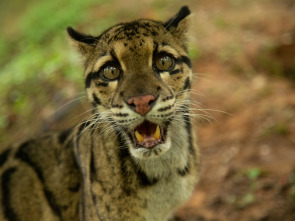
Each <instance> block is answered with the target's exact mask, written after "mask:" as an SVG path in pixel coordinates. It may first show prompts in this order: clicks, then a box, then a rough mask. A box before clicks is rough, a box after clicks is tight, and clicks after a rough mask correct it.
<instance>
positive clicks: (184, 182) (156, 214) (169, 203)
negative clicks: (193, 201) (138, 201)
mask: <svg viewBox="0 0 295 221" xmlns="http://www.w3.org/2000/svg"><path fill="white" fill-rule="evenodd" d="M193 190H194V184H193V182H192V180H191V179H190V177H189V176H187V177H182V176H179V175H178V174H171V177H167V178H166V179H163V180H160V181H159V182H158V183H157V184H155V185H154V186H152V187H150V188H147V189H145V190H142V192H143V193H142V195H143V196H144V198H145V199H146V200H147V214H146V215H147V216H146V217H147V220H155V221H156V220H167V219H168V218H169V216H170V215H171V214H172V211H174V210H175V209H176V208H177V207H178V206H179V205H181V204H182V203H183V202H185V201H186V200H187V199H188V198H189V197H190V196H191V193H192V191H193Z"/></svg>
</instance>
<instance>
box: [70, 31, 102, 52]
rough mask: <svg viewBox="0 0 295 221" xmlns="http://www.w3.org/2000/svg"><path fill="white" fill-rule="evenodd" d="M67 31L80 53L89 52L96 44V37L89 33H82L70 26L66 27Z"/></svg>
mask: <svg viewBox="0 0 295 221" xmlns="http://www.w3.org/2000/svg"><path fill="white" fill-rule="evenodd" d="M67 32H68V34H69V36H70V38H71V40H72V41H73V42H74V44H75V46H76V48H77V49H78V50H79V52H80V53H81V54H82V55H86V54H89V52H91V51H92V50H93V48H94V47H95V46H96V42H97V39H96V38H95V37H93V36H91V35H85V34H82V33H80V32H78V31H76V30H74V29H73V28H72V27H68V28H67Z"/></svg>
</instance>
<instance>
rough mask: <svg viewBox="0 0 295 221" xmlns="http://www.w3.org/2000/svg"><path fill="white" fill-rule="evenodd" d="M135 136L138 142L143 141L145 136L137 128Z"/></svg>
mask: <svg viewBox="0 0 295 221" xmlns="http://www.w3.org/2000/svg"><path fill="white" fill-rule="evenodd" d="M134 134H135V137H136V139H137V140H138V142H142V141H143V136H142V135H141V134H140V133H139V132H138V131H137V130H136V131H135V133H134Z"/></svg>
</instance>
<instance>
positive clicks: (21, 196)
mask: <svg viewBox="0 0 295 221" xmlns="http://www.w3.org/2000/svg"><path fill="white" fill-rule="evenodd" d="M189 15H190V11H189V9H188V7H186V6H185V7H182V8H181V9H180V11H179V12H178V13H177V14H176V15H175V16H174V17H172V18H171V19H170V20H168V21H167V22H158V21H153V20H148V19H140V20H136V21H133V22H129V23H121V24H117V25H115V26H113V27H111V28H109V29H107V30H106V31H104V32H103V33H102V34H100V35H99V36H97V37H93V36H91V35H85V34H81V33H79V32H77V31H75V30H74V29H72V28H68V29H67V31H68V34H69V36H70V37H71V40H72V41H73V42H74V45H75V46H76V47H77V49H78V51H79V52H80V54H81V57H82V58H83V62H84V67H85V87H86V91H87V94H88V97H89V100H90V102H91V103H92V104H93V106H94V111H93V114H92V115H91V117H90V118H89V119H88V120H86V121H85V122H82V123H81V124H80V125H77V126H76V127H75V128H73V129H70V130H68V131H65V132H62V133H56V134H50V135H46V136H44V137H41V138H37V139H32V140H29V141H27V142H25V143H23V144H21V145H20V146H18V147H15V148H5V149H4V150H3V149H2V151H1V153H0V183H1V186H0V200H1V201H0V220H2V221H4V220H9V221H18V220H20V221H24V220H25V221H40V220H46V221H75V220H81V221H90V220H91V221H97V220H111V221H116V220H128V221H137V220H138V221H139V220H142V221H144V220H146V221H166V220H169V219H170V218H171V217H172V213H173V212H174V211H175V210H176V209H177V208H178V207H179V206H180V205H181V204H183V203H184V202H185V201H186V200H187V199H188V198H189V197H190V196H191V194H192V192H193V190H194V186H195V184H196V182H197V176H198V167H199V166H198V165H199V164H198V150H197V146H196V143H195V135H194V125H193V124H192V119H191V114H190V113H191V112H190V93H189V91H190V84H191V80H192V70H191V62H190V59H189V58H188V53H187V45H186V44H187V31H188V28H189V24H190V16H189Z"/></svg>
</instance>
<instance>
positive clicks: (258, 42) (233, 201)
mask: <svg viewBox="0 0 295 221" xmlns="http://www.w3.org/2000/svg"><path fill="white" fill-rule="evenodd" d="M182 5H188V6H189V7H190V9H191V11H192V12H194V18H193V23H194V26H193V27H192V30H191V36H192V38H191V43H190V50H189V53H190V56H191V59H192V63H193V70H194V72H195V83H194V84H193V90H194V93H193V98H194V100H195V101H196V102H198V106H197V107H196V115H197V119H196V124H197V128H198V129H197V131H196V132H197V134H198V138H199V141H198V142H199V146H200V150H201V154H202V156H201V161H202V166H201V175H200V182H199V184H198V185H197V188H196V191H195V194H194V195H193V197H192V198H191V200H190V201H189V202H188V203H187V204H186V205H184V206H183V207H182V208H181V209H180V210H179V211H178V213H177V216H176V220H179V221H182V220H197V221H209V220H210V221H213V220H216V221H217V220H218V221H219V220H220V221H231V220H232V221H236V220H239V221H244V220H245V221H277V220H282V221H289V220H290V221H291V220H295V87H294V86H295V1H294V0H260V1H257V0H184V1H176V0H170V1H168V0H161V1H159V0H158V1H156V0H142V1H140V2H139V1H134V0H125V1H122V0H121V1H119V0H110V1H106V0H84V1H80V0H71V1H67V0H43V1H37V0H26V1H21V0H10V1H1V2H0V27H1V29H0V102H1V105H0V143H1V145H0V149H1V148H3V147H4V146H7V145H10V144H12V143H13V144H19V143H20V142H22V141H25V140H26V139H29V138H31V137H37V136H38V135H40V134H42V133H47V132H50V131H57V130H58V131H59V130H64V129H66V128H69V127H72V126H74V125H75V124H77V123H78V122H79V121H81V120H82V119H87V116H88V114H89V113H88V112H87V110H89V109H90V108H91V106H90V105H89V104H88V103H87V99H86V95H85V93H84V85H83V68H82V65H81V64H80V60H79V56H78V55H77V53H76V52H75V50H74V49H73V48H72V47H71V44H70V43H69V39H68V37H67V34H66V31H65V29H66V27H67V26H73V27H74V28H75V29H77V30H79V31H82V32H85V33H89V34H92V35H98V34H99V33H101V32H102V31H103V30H104V29H106V28H108V27H109V26H111V25H114V24H116V23H118V22H124V21H130V20H133V19H137V18H142V17H144V18H153V19H156V20H162V21H165V20H168V18H170V17H171V16H173V15H174V14H175V13H176V12H177V11H178V10H179V8H180V7H181V6H182Z"/></svg>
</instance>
